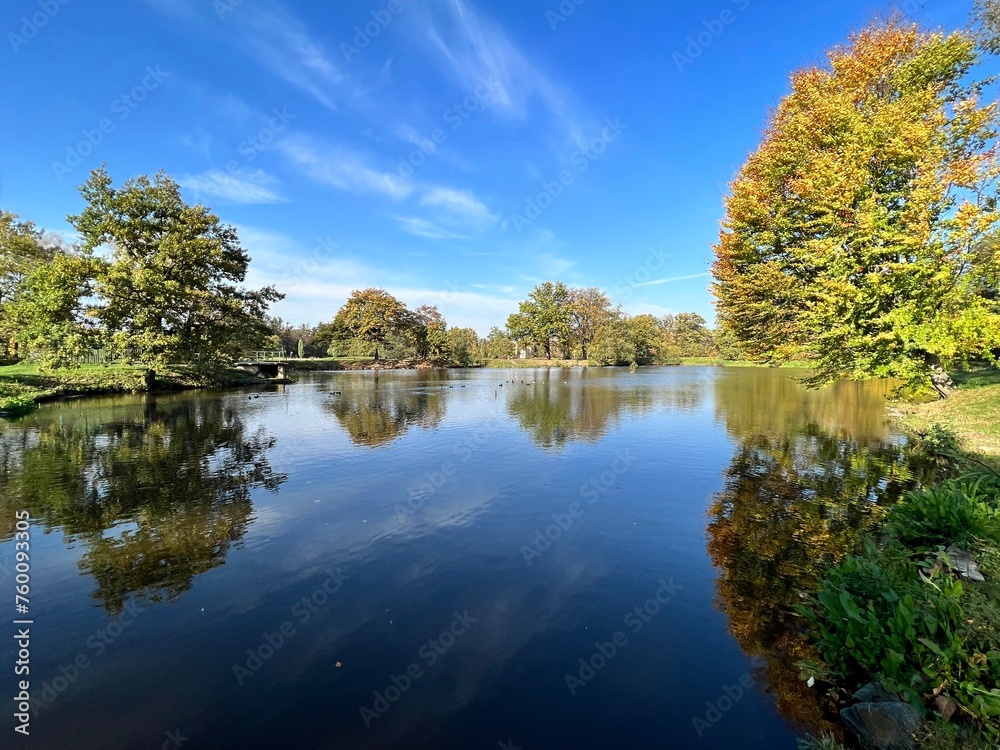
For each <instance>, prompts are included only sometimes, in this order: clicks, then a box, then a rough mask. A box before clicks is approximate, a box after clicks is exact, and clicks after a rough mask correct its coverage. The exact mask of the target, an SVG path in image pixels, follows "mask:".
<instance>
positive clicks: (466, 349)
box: [448, 328, 481, 367]
mask: <svg viewBox="0 0 1000 750" xmlns="http://www.w3.org/2000/svg"><path fill="white" fill-rule="evenodd" d="M448 342H449V345H450V347H451V353H452V355H451V356H452V359H453V361H454V362H455V363H456V364H458V365H461V366H462V367H470V366H471V365H474V364H477V363H478V362H479V361H480V359H481V356H480V351H479V348H480V347H479V334H477V333H476V332H475V331H474V330H473V329H471V328H452V329H450V330H449V331H448Z"/></svg>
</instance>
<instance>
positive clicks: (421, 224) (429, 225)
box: [393, 216, 469, 240]
mask: <svg viewBox="0 0 1000 750" xmlns="http://www.w3.org/2000/svg"><path fill="white" fill-rule="evenodd" d="M393 218H394V219H395V220H396V222H397V223H398V224H399V227H400V229H402V230H403V231H404V232H407V233H408V234H412V235H414V236H415V237H426V238H428V239H432V240H467V239H469V238H468V237H466V236H465V235H463V234H459V233H457V232H453V231H451V230H450V229H445V228H444V227H441V226H438V225H437V224H435V223H434V222H432V221H428V220H427V219H424V218H421V217H419V216H394V217H393Z"/></svg>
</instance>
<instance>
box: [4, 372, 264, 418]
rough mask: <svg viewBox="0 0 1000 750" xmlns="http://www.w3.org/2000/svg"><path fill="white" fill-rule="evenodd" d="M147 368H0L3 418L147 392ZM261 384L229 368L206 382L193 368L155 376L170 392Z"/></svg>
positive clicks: (251, 376)
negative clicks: (81, 399) (46, 405)
mask: <svg viewBox="0 0 1000 750" xmlns="http://www.w3.org/2000/svg"><path fill="white" fill-rule="evenodd" d="M145 374H146V368H145V367H141V366H131V365H81V366H80V367H78V368H74V369H69V370H56V371H54V372H41V371H40V370H39V369H38V366H37V365H33V364H26V363H21V364H17V365H8V366H6V367H0V415H2V416H16V415H18V414H23V413H25V412H28V411H31V410H32V409H33V408H35V405H36V404H38V403H41V402H44V401H54V400H57V399H60V398H72V397H75V396H93V395H98V394H107V393H140V392H143V391H146V390H147V388H146V381H145ZM260 382H262V381H261V380H260V379H259V378H256V377H254V376H253V375H251V374H249V373H246V372H242V371H240V370H235V369H231V368H227V369H224V370H222V371H221V372H219V373H218V374H216V375H215V376H214V377H213V378H211V379H207V378H206V377H205V376H203V375H200V374H199V373H198V372H197V371H196V370H195V369H194V368H193V367H184V366H176V367H170V368H168V369H166V370H164V371H163V372H157V374H156V389H157V390H164V391H171V390H185V389H193V388H209V387H222V388H226V387H235V386H247V385H254V384H258V383H260Z"/></svg>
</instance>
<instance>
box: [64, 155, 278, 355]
mask: <svg viewBox="0 0 1000 750" xmlns="http://www.w3.org/2000/svg"><path fill="white" fill-rule="evenodd" d="M80 193H81V195H83V198H84V200H86V202H87V205H86V207H85V208H84V209H83V211H82V212H81V213H80V214H79V215H77V216H71V217H69V220H70V222H71V223H72V225H73V227H74V228H75V229H76V230H77V232H79V234H80V238H81V243H82V248H83V250H84V251H85V252H89V251H91V250H94V249H96V248H98V247H101V246H106V247H108V248H109V249H110V257H109V258H108V260H107V261H106V262H105V263H104V264H103V267H102V268H100V269H99V271H98V274H97V284H96V293H97V294H98V295H99V297H101V298H102V299H103V304H102V305H101V306H100V307H98V308H97V310H96V315H97V317H98V318H99V320H100V321H101V323H102V324H103V325H104V327H105V329H106V332H107V335H108V337H109V343H110V344H111V346H112V348H113V349H115V350H117V351H119V352H128V351H130V350H132V349H135V350H138V351H139V353H140V356H139V358H140V360H141V361H142V362H143V363H145V364H146V365H147V366H148V367H149V369H150V371H151V373H150V374H151V375H152V374H155V371H156V369H158V368H161V367H163V366H164V365H166V364H170V363H192V362H197V363H200V364H203V365H209V364H217V363H219V362H222V361H224V360H226V359H228V358H231V357H235V356H238V355H239V353H240V352H241V351H242V350H243V348H244V347H245V346H246V344H247V343H248V342H250V341H251V340H253V339H254V338H255V337H258V336H260V335H262V334H266V333H267V325H266V324H265V322H264V318H265V314H266V312H267V308H268V305H269V304H270V303H271V302H274V301H276V300H279V299H281V298H282V296H283V295H281V294H279V293H278V292H277V291H276V290H275V289H274V288H273V287H266V288H264V289H260V290H248V289H245V288H243V287H242V286H240V284H242V282H243V281H244V280H245V278H246V273H247V266H248V265H249V263H250V256H249V255H248V254H247V252H246V250H244V249H243V247H242V245H241V244H240V241H239V237H238V236H237V233H236V229H235V228H234V227H232V226H229V225H226V224H223V223H222V222H221V221H220V220H219V218H218V217H217V216H216V215H215V214H213V213H212V212H211V211H210V210H209V209H208V208H206V207H205V206H202V205H196V206H189V205H188V204H187V203H185V202H184V200H183V199H182V198H181V193H180V186H179V185H178V184H177V183H176V182H175V181H174V180H173V179H171V178H170V177H169V176H168V175H167V174H166V173H164V172H160V173H158V174H157V175H156V176H155V177H154V178H153V179H149V178H148V177H145V176H142V177H138V178H135V179H131V180H128V181H126V182H125V183H124V184H123V185H122V186H121V187H120V188H115V187H113V186H112V184H111V178H110V177H109V176H108V173H107V172H106V171H105V170H104V169H98V170H95V171H94V172H93V173H92V174H91V176H90V178H89V179H88V180H87V181H86V182H85V183H84V184H83V185H82V186H81V188H80Z"/></svg>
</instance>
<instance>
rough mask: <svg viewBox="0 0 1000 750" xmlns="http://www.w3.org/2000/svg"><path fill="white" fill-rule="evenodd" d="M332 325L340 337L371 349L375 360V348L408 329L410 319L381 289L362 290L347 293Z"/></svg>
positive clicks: (410, 324)
mask: <svg viewBox="0 0 1000 750" xmlns="http://www.w3.org/2000/svg"><path fill="white" fill-rule="evenodd" d="M333 325H334V328H335V329H336V330H337V331H339V332H341V335H345V336H347V337H350V338H351V339H354V340H355V341H357V342H359V343H362V344H363V345H365V346H368V347H372V348H373V349H374V354H375V359H376V360H378V357H379V347H384V346H385V345H386V343H387V342H388V341H389V340H390V339H391V337H393V336H395V335H398V334H399V333H400V332H401V331H404V330H406V329H409V328H411V327H412V325H413V315H412V313H410V311H409V310H407V309H406V305H404V304H403V303H402V302H400V301H399V300H398V299H396V298H395V297H393V296H392V295H391V294H389V293H388V292H387V291H385V290H384V289H364V290H362V291H353V292H351V297H350V299H348V300H347V304H345V305H344V306H343V307H342V308H340V310H339V311H338V312H337V317H336V318H335V319H334V321H333Z"/></svg>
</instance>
